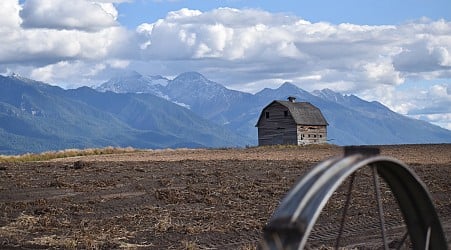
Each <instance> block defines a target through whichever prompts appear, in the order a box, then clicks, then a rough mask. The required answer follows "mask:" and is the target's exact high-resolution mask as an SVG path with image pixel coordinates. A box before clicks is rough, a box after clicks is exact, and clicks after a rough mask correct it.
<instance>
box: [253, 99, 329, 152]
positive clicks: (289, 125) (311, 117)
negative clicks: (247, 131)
mask: <svg viewBox="0 0 451 250" xmlns="http://www.w3.org/2000/svg"><path fill="white" fill-rule="evenodd" d="M327 125H328V123H327V121H326V119H325V118H324V116H323V114H322V113H321V110H320V109H319V108H317V107H315V106H314V105H312V104H311V103H309V102H296V98H295V97H288V101H273V102H271V103H270V104H269V105H268V106H266V107H265V108H263V110H262V112H261V114H260V117H259V118H258V122H257V125H255V126H256V127H257V128H258V145H259V146H263V145H277V144H294V145H306V144H319V143H326V142H327Z"/></svg>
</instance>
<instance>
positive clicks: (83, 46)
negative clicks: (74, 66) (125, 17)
mask: <svg viewBox="0 0 451 250" xmlns="http://www.w3.org/2000/svg"><path fill="white" fill-rule="evenodd" d="M32 6H34V7H32ZM82 10H83V11H82ZM59 11H60V12H59ZM0 12H2V13H0V14H1V15H0V23H1V24H2V25H1V26H0V34H1V35H2V42H1V43H0V64H3V65H8V67H10V68H13V67H14V65H15V66H16V67H18V66H19V65H20V66H24V65H29V66H33V67H37V68H42V67H43V66H46V65H53V64H57V63H58V62H68V61H72V60H74V61H78V60H85V61H87V62H91V61H99V60H114V59H123V58H122V57H123V55H127V56H129V55H132V54H133V51H134V48H135V47H134V46H133V45H130V43H131V42H133V39H129V38H130V37H131V38H133V33H132V32H130V31H128V30H126V29H125V28H123V27H120V26H118V25H117V24H116V23H115V21H114V19H115V16H117V10H116V9H115V7H114V6H113V5H112V3H111V2H110V3H108V2H105V1H104V2H101V3H97V2H91V1H85V0H80V1H60V0H52V1H49V0H39V1H34V0H28V1H25V3H24V5H23V6H21V5H19V2H18V1H17V0H5V1H1V2H0ZM56 12H58V13H56ZM69 12H70V13H69ZM99 13H100V15H99V16H97V17H95V18H91V17H93V16H96V15H97V14H99ZM61 15H64V16H65V18H66V19H64V18H62V19H63V21H62V22H61V23H60V24H58V23H59V21H58V20H57V19H58V18H60V17H61ZM23 17H24V18H23ZM27 18H28V19H27ZM39 18H40V20H38V19H39ZM67 20H69V21H67ZM70 20H72V21H73V22H72V21H70ZM66 21H67V22H66ZM30 23H33V28H29V26H30V25H31V24H30ZM54 24H55V25H54ZM56 24H58V25H56ZM88 26H89V27H88ZM136 49H138V48H136Z"/></svg>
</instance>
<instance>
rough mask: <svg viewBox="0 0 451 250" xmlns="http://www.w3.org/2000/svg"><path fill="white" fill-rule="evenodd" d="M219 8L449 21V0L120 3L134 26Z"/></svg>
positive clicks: (338, 19)
mask: <svg viewBox="0 0 451 250" xmlns="http://www.w3.org/2000/svg"><path fill="white" fill-rule="evenodd" d="M218 7H232V8H238V9H242V8H257V9H263V10H267V11H270V12H281V13H288V14H292V15H296V16H299V17H301V18H303V19H306V20H309V21H311V22H319V21H326V22H331V23H335V24H339V23H346V22H348V23H354V24H367V25H380V24H399V23H403V22H405V21H408V20H416V19H419V18H421V17H428V18H432V19H440V18H445V19H447V20H450V17H451V1H449V0H432V1H427V0H360V1H357V0H341V1H334V0H316V1H305V0H301V1H299V0H298V1H296V0H281V1H271V0H266V1H258V0H223V1H217V0H179V1H165V0H161V1H151V0H148V1H143V0H136V1H133V2H124V3H121V4H119V5H118V10H119V12H120V15H119V21H120V22H121V23H122V24H123V25H125V26H127V27H129V28H134V27H136V26H138V25H139V24H141V23H143V22H154V21H156V20H157V19H160V18H164V17H165V16H166V15H167V13H168V12H169V11H174V10H179V9H181V8H192V9H198V10H201V11H208V10H211V9H215V8H218Z"/></svg>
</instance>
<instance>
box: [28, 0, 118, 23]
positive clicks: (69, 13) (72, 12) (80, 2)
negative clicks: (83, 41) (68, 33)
mask: <svg viewBox="0 0 451 250" xmlns="http://www.w3.org/2000/svg"><path fill="white" fill-rule="evenodd" d="M117 15H118V13H117V10H116V8H115V7H114V6H113V4H112V3H98V2H93V1H88V0H27V1H25V3H24V5H23V9H22V10H21V11H20V16H21V18H22V20H23V22H22V26H23V27H25V28H47V29H68V30H72V29H75V30H86V31H98V30H101V29H104V28H108V27H112V26H115V25H117V23H116V19H117Z"/></svg>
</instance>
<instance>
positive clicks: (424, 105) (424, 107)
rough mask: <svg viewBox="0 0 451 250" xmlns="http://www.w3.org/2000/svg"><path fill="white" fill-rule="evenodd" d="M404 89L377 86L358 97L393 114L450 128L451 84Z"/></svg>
mask: <svg viewBox="0 0 451 250" xmlns="http://www.w3.org/2000/svg"><path fill="white" fill-rule="evenodd" d="M413 85H414V84H413ZM406 89H407V88H406V87H405V86H403V87H402V88H396V87H393V86H379V87H376V88H373V89H370V90H365V91H362V92H360V93H359V96H361V97H362V98H364V99H366V100H377V101H379V102H381V103H383V104H384V105H386V106H388V107H389V108H390V109H392V110H394V111H395V112H398V113H401V114H404V115H407V116H410V117H413V118H416V119H421V120H426V121H428V122H432V123H434V124H436V125H438V126H441V127H444V128H448V129H450V128H451V119H450V118H451V93H450V89H451V83H440V84H434V85H431V86H429V87H424V86H423V87H419V86H412V87H410V88H408V91H406Z"/></svg>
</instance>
